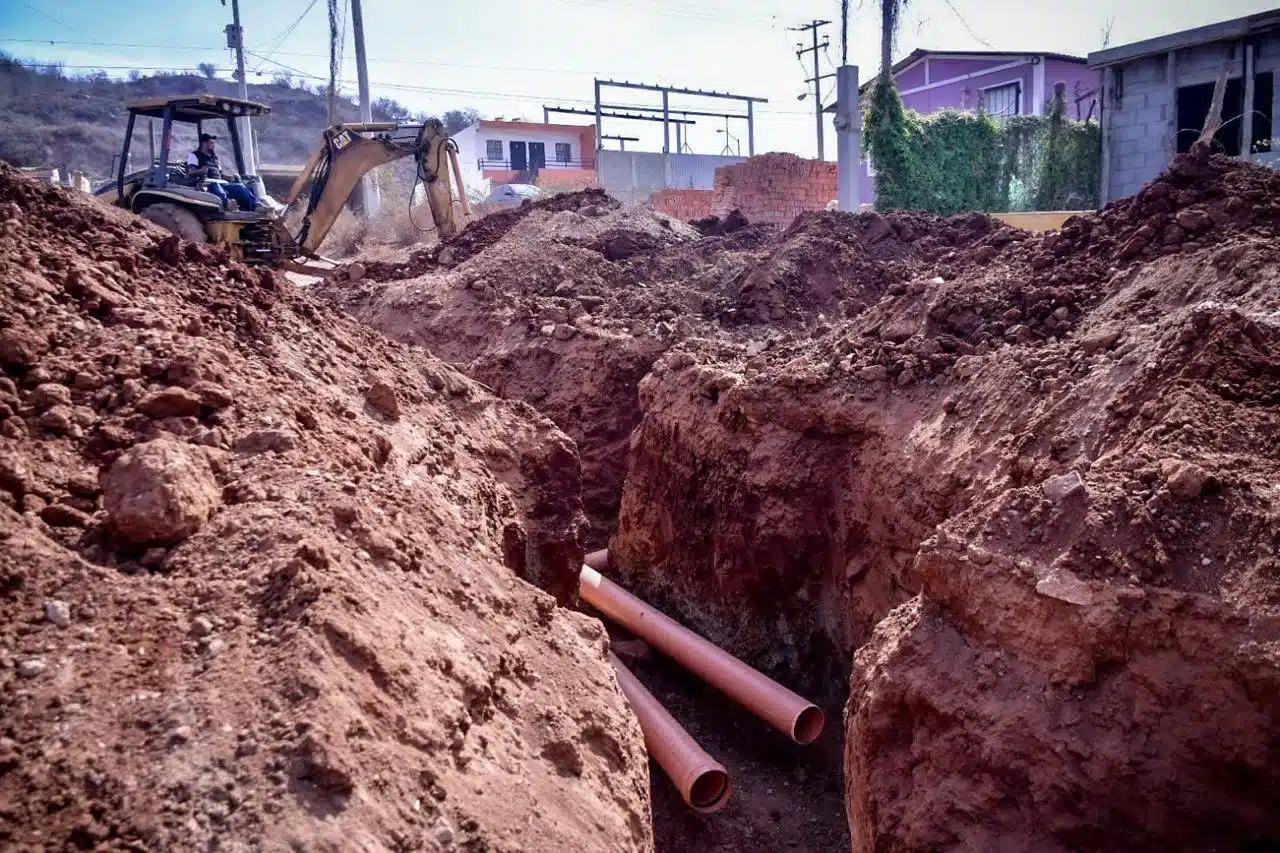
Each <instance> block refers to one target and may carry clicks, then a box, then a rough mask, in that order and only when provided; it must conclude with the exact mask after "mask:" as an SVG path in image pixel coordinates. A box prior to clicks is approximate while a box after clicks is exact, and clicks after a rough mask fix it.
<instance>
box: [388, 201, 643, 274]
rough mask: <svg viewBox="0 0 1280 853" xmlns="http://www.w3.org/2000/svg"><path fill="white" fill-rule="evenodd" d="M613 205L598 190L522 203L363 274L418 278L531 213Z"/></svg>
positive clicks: (474, 250)
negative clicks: (401, 258) (433, 244)
mask: <svg viewBox="0 0 1280 853" xmlns="http://www.w3.org/2000/svg"><path fill="white" fill-rule="evenodd" d="M617 206H618V202H617V201H615V200H614V199H612V198H610V197H609V196H608V195H607V194H606V193H605V192H604V190H599V189H587V190H578V191H577V192H571V193H560V194H558V195H553V196H550V197H548V198H544V199H538V200H537V201H525V202H523V203H522V204H521V205H520V206H519V207H516V208H512V209H510V210H500V211H498V212H496V213H491V214H489V215H488V216H485V217H483V218H481V219H478V220H476V221H475V222H472V223H470V224H468V225H467V227H466V228H463V229H462V232H461V233H460V234H458V236H457V237H455V238H454V239H452V240H449V241H448V242H444V243H439V244H437V245H435V246H432V247H431V248H429V249H424V250H422V251H418V252H414V253H413V254H412V255H410V256H409V259H408V260H407V261H404V262H403V263H386V262H381V261H379V262H374V263H370V264H367V265H366V267H365V269H366V273H365V275H366V277H367V278H368V279H369V280H371V281H392V280H395V279H402V278H409V277H412V276H416V275H422V274H424V273H427V272H431V271H432V270H434V269H436V268H438V267H440V266H453V265H455V264H460V263H462V262H463V261H465V260H467V259H468V258H470V257H472V256H474V255H478V254H479V253H480V252H483V251H484V250H485V249H487V248H489V247H490V246H492V245H493V244H494V243H497V242H498V241H499V240H501V239H502V238H503V237H504V236H505V235H506V233H507V232H508V231H510V230H511V229H512V228H513V227H515V225H516V223H518V222H519V221H520V220H522V219H524V218H525V217H526V216H528V215H529V214H530V213H533V212H534V211H535V210H542V211H546V212H548V213H558V212H560V211H564V210H572V211H580V210H583V209H588V210H590V211H591V212H592V213H594V212H595V210H594V209H595V208H599V209H600V210H602V211H603V210H608V209H611V208H615V207H617Z"/></svg>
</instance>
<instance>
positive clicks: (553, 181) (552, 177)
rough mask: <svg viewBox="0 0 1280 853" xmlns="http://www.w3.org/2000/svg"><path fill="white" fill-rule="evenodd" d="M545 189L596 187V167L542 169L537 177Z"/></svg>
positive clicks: (537, 181)
mask: <svg viewBox="0 0 1280 853" xmlns="http://www.w3.org/2000/svg"><path fill="white" fill-rule="evenodd" d="M534 183H536V184H537V185H538V186H539V187H541V188H542V189H544V190H552V191H555V190H585V189H588V188H590V187H594V186H595V185H596V183H597V181H596V171H595V169H540V170H538V177H537V178H536V179H535V181H534Z"/></svg>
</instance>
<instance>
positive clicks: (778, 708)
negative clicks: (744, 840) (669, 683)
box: [578, 566, 826, 744]
mask: <svg viewBox="0 0 1280 853" xmlns="http://www.w3.org/2000/svg"><path fill="white" fill-rule="evenodd" d="M578 593H579V595H581V596H582V599H583V600H584V601H586V602H587V603H588V604H590V605H591V606H592V607H594V608H595V609H596V610H599V611H600V612H601V613H603V614H604V615H605V616H607V617H609V618H610V619H611V620H613V621H614V622H617V623H618V624H619V625H622V626H623V627H625V628H627V629H628V630H630V631H631V632H632V633H634V634H638V635H639V636H641V637H643V638H644V639H645V641H646V642H647V643H648V644H649V645H651V646H653V647H654V648H656V649H657V650H658V651H660V652H662V653H663V654H665V655H667V656H668V657H670V658H672V659H674V660H675V661H676V662H677V663H679V664H680V665H682V666H683V667H685V668H686V669H688V670H689V671H691V672H693V673H694V674H695V675H697V676H699V677H700V678H702V680H704V681H706V682H707V683H708V684H710V685H711V686H712V687H715V688H717V689H718V690H720V691H722V692H724V693H726V694H728V695H729V696H730V697H731V698H732V699H734V701H736V702H737V703H738V704H740V705H742V706H743V707H745V708H746V709H747V710H749V711H751V712H752V713H753V714H755V715H756V716H758V717H760V718H761V719H762V720H764V721H765V722H766V723H768V724H769V725H771V726H773V727H774V728H776V729H778V730H779V731H781V732H783V733H784V734H786V735H787V736H788V737H790V738H791V739H792V740H793V741H795V742H796V743H799V744H809V743H813V742H814V741H815V740H817V739H818V735H820V734H822V728H823V726H824V725H826V715H825V714H823V713H822V711H821V709H819V708H818V706H817V705H814V704H813V703H812V702H810V701H809V700H807V699H805V698H804V697H803V696H799V695H797V694H795V693H792V692H791V691H790V690H788V689H787V688H785V687H783V686H782V685H781V684H779V683H778V682H776V681H774V680H773V679H772V678H769V677H768V676H766V675H764V674H763V673H761V672H759V671H758V670H755V669H753V668H751V667H749V666H747V665H746V664H745V663H743V662H742V661H740V660H738V659H737V658H735V657H734V656H733V655H731V654H729V653H728V652H726V651H725V650H724V649H722V648H720V647H719V646H717V645H715V644H714V643H712V642H710V641H709V640H706V639H704V638H702V637H699V636H698V635H697V634H695V633H693V632H692V631H690V630H689V629H688V628H686V627H684V626H683V625H681V624H680V623H678V622H676V621H675V620H674V619H672V618H670V617H669V616H667V615H666V614H664V613H661V612H660V611H658V610H655V609H654V608H652V607H650V606H649V605H647V604H645V603H644V602H643V601H641V600H640V599H638V598H636V597H635V596H634V595H632V594H631V593H629V592H627V591H626V590H625V589H623V588H622V587H620V586H618V585H617V584H615V583H613V582H612V581H610V580H609V579H608V578H605V577H602V576H601V574H600V573H599V572H598V571H596V570H595V569H593V568H591V567H590V566H583V567H582V571H581V572H580V573H579V575H578Z"/></svg>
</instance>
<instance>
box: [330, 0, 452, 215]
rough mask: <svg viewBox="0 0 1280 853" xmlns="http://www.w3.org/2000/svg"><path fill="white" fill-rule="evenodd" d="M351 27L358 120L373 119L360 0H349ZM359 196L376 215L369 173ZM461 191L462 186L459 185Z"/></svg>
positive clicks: (374, 185)
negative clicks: (354, 42) (358, 99)
mask: <svg viewBox="0 0 1280 853" xmlns="http://www.w3.org/2000/svg"><path fill="white" fill-rule="evenodd" d="M351 29H352V31H353V32H354V34H355V39H356V85H357V86H358V87H359V91H360V121H362V122H365V123H369V122H372V121H373V104H372V103H371V102H370V100H369V66H368V63H367V62H366V61H365V54H364V13H363V11H362V10H361V8H360V0H351ZM360 189H361V193H360V194H361V196H363V199H362V200H363V202H364V205H363V206H364V212H365V215H366V216H376V215H377V214H378V208H379V207H380V206H381V199H380V198H378V184H377V183H376V182H375V181H374V180H373V178H372V176H371V175H365V176H364V177H363V178H361V179H360ZM458 191H459V192H461V191H462V188H461V187H459V188H458Z"/></svg>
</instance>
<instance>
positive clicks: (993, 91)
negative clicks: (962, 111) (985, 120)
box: [982, 83, 1022, 118]
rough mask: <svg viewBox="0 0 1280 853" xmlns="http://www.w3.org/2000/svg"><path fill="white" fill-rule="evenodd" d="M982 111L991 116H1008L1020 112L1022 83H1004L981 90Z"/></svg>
mask: <svg viewBox="0 0 1280 853" xmlns="http://www.w3.org/2000/svg"><path fill="white" fill-rule="evenodd" d="M982 111H983V112H984V113H986V114H987V115H989V116H991V117H992V118H1008V117H1009V116H1016V115H1018V114H1019V113H1020V112H1022V84H1021V83H1005V84H1004V85H1001V86H992V87H990V88H987V89H983V90H982Z"/></svg>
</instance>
